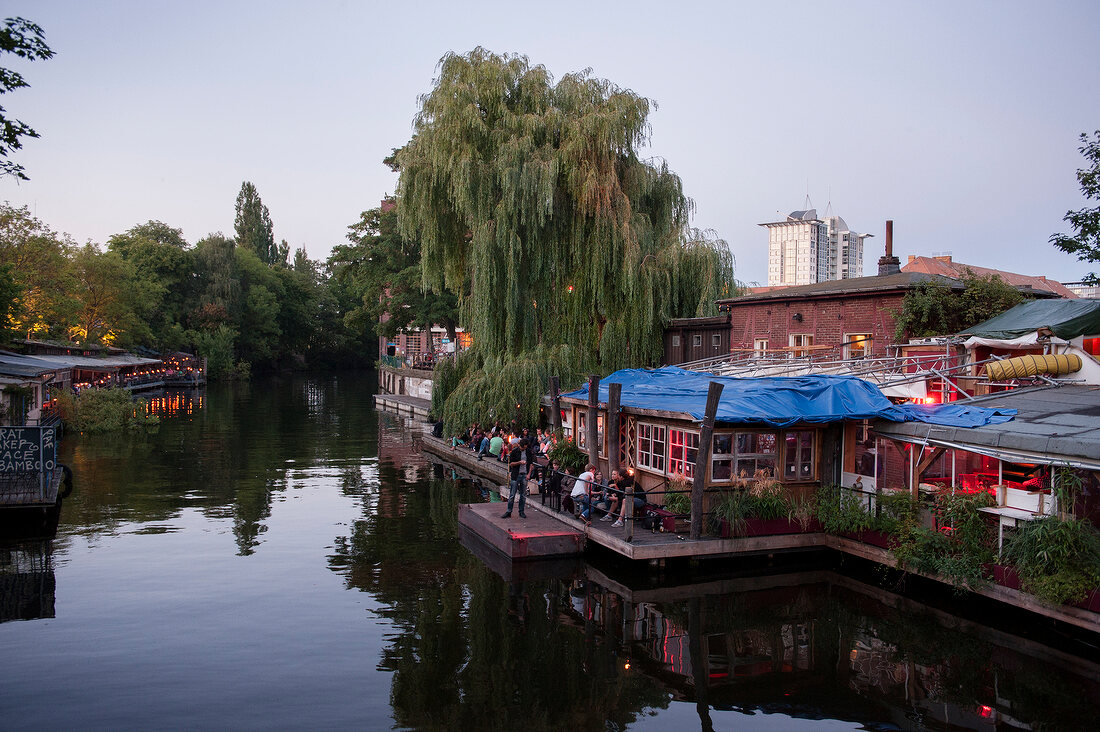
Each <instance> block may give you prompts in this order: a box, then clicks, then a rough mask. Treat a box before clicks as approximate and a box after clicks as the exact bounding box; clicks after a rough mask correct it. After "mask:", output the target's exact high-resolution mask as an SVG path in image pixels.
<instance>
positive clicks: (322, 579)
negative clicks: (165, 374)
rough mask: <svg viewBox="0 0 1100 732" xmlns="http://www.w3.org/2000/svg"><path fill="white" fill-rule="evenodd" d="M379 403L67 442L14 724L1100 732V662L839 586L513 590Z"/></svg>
mask: <svg viewBox="0 0 1100 732" xmlns="http://www.w3.org/2000/svg"><path fill="white" fill-rule="evenodd" d="M373 384H374V377H373V375H372V374H367V375H360V376H348V375H340V376H338V377H336V376H326V377H318V378H307V377H294V378H285V379H276V380H270V381H258V382H254V383H252V384H250V385H243V386H240V385H239V386H234V387H210V388H209V389H208V390H207V391H206V392H205V393H202V394H191V395H187V394H177V395H172V396H169V397H165V398H164V399H161V400H158V401H157V402H156V404H155V406H156V408H157V409H158V410H160V411H161V412H162V414H164V416H165V418H164V420H163V422H162V424H161V426H160V427H159V429H158V430H157V431H156V432H155V433H154V434H151V435H148V436H131V435H122V436H118V435H112V436H106V437H79V436H69V437H66V438H65V440H64V441H63V443H62V451H63V460H64V461H65V462H67V463H68V464H69V465H71V466H72V468H73V470H74V474H75V491H74V493H73V495H72V497H71V498H70V499H69V500H68V501H66V503H65V506H64V510H63V513H62V520H61V526H60V528H59V530H58V534H57V537H56V538H55V539H53V540H52V541H31V542H21V543H17V544H11V543H9V544H4V545H0V621H2V622H0V658H2V659H3V660H4V661H5V667H6V672H5V674H4V680H3V683H0V720H2V721H0V726H2V727H3V728H4V729H41V730H57V729H172V728H178V729H184V728H186V729H211V728H215V729H216V728H232V729H265V730H266V729H280V728H298V729H301V728H310V729H333V728H336V729H339V728H355V729H437V730H450V729H459V730H482V729H499V730H517V729H520V730H524V731H525V732H526V731H528V730H562V729H566V730H575V729H585V730H589V729H590V730H619V729H631V730H667V729H675V730H689V729H768V730H785V729H815V730H817V729H924V728H927V729H991V730H992V729H1016V728H1020V729H1028V728H1031V729H1095V726H1094V724H1095V721H1096V719H1097V718H1098V717H1100V682H1098V680H1100V664H1098V663H1097V661H1098V659H1097V657H1096V656H1092V657H1089V655H1088V653H1087V652H1086V653H1085V654H1083V655H1082V654H1081V653H1080V652H1079V651H1078V652H1077V653H1067V652H1065V650H1062V649H1059V650H1055V649H1052V648H1049V647H1046V646H1044V645H1042V644H1040V643H1036V642H1035V641H1034V640H1029V639H1024V638H1021V637H1019V636H1017V635H1014V634H1011V633H1008V632H1005V631H1004V630H998V629H993V628H989V627H986V626H984V625H981V624H975V623H972V622H969V621H960V620H959V619H958V618H956V617H953V616H951V615H948V614H945V613H941V612H936V611H932V610H930V609H929V608H928V607H926V606H924V605H921V604H920V603H919V602H918V601H916V600H914V599H906V598H902V597H899V596H897V595H894V594H892V593H890V592H886V591H884V590H882V589H879V588H877V587H876V586H874V585H873V584H865V583H862V582H859V581H856V580H855V579H852V578H850V577H849V576H847V575H846V574H838V573H836V572H834V571H832V568H830V567H821V566H815V565H813V564H806V565H804V566H792V565H787V566H786V567H784V568H783V570H782V571H781V572H776V571H774V570H771V571H763V570H762V569H761V568H759V567H747V568H745V569H743V570H742V571H740V572H739V573H737V574H734V573H731V572H729V570H728V569H725V570H722V571H723V572H724V573H721V572H718V571H717V570H715V569H713V568H711V569H709V570H707V571H706V572H705V573H704V572H703V571H700V570H698V569H697V570H695V572H693V573H692V574H690V575H689V574H688V573H687V571H686V570H685V569H683V568H675V567H672V568H666V569H665V570H664V572H663V573H662V574H660V575H654V574H653V573H652V571H651V570H649V569H648V568H627V567H622V566H619V565H617V564H616V563H615V562H613V561H611V560H606V559H605V560H601V559H599V558H597V559H594V560H590V562H587V563H586V562H579V561H578V562H573V561H568V562H560V563H553V564H546V563H539V564H538V565H537V566H526V567H524V568H523V573H524V574H517V573H513V570H511V569H510V568H508V567H507V566H496V565H494V566H495V567H496V568H495V569H492V568H490V567H489V566H488V565H487V564H486V563H485V562H483V561H482V560H481V559H479V558H478V556H475V554H474V553H472V552H471V551H470V550H468V549H467V548H465V546H464V545H463V544H462V543H460V541H459V538H458V526H457V523H456V519H455V516H456V506H457V504H459V503H461V502H471V501H479V500H484V497H483V495H482V493H481V491H480V490H479V488H478V486H476V485H473V484H471V483H470V482H468V481H464V480H461V479H455V476H454V475H453V474H452V473H451V472H450V471H449V470H448V469H446V468H444V466H441V465H432V464H431V463H430V462H429V461H428V460H427V459H426V458H425V457H424V456H422V455H421V453H420V450H419V445H418V440H419V430H420V425H415V424H411V423H409V422H406V421H405V420H402V419H400V418H398V417H394V416H391V415H387V414H383V413H379V412H377V411H375V410H374V409H373V408H372V403H371V394H372V391H373ZM473 548H474V550H475V551H477V552H480V550H479V549H477V547H476V546H474V547H473Z"/></svg>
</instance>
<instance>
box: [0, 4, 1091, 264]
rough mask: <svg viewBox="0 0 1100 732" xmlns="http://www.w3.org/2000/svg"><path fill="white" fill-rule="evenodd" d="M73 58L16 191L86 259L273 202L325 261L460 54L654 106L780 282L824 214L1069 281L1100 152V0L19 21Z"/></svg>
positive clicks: (192, 237)
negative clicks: (790, 236)
mask: <svg viewBox="0 0 1100 732" xmlns="http://www.w3.org/2000/svg"><path fill="white" fill-rule="evenodd" d="M5 6H6V7H5V9H4V11H3V15H4V16H5V17H9V16H21V17H25V18H27V19H29V20H33V21H35V22H37V23H38V24H39V25H41V26H42V27H43V29H44V30H45V32H46V41H47V43H48V44H49V45H50V47H51V48H53V49H54V51H55V52H56V54H57V55H56V56H55V57H54V58H53V59H52V60H49V61H38V62H34V63H25V62H22V61H20V60H19V59H16V58H14V57H12V56H11V55H10V54H6V55H4V56H3V57H0V65H3V66H7V67H9V68H15V69H18V70H19V71H20V72H21V73H23V74H24V76H25V77H26V79H27V81H28V82H29V83H30V84H31V88H29V89H23V90H19V91H16V92H13V93H10V94H7V95H4V96H3V97H2V98H0V104H2V105H3V107H4V108H5V109H6V111H7V114H8V115H9V116H10V117H14V118H17V119H20V120H22V121H24V122H26V123H28V124H29V125H31V126H32V127H34V128H35V129H37V131H38V132H39V133H40V134H41V136H42V137H41V139H39V140H28V141H26V143H25V145H24V148H23V150H22V151H19V152H17V153H16V154H15V155H14V160H15V161H16V162H18V163H21V164H23V165H24V166H25V167H26V170H27V173H28V174H29V175H30V177H31V181H30V182H29V183H28V182H24V183H17V182H16V181H15V180H13V179H11V178H10V177H7V178H3V179H0V200H7V201H9V202H11V203H12V204H13V205H27V206H29V207H30V208H31V210H32V211H33V212H34V213H35V214H36V215H37V216H38V217H39V218H40V219H42V220H43V221H44V222H46V223H47V224H48V225H49V226H50V227H51V228H53V229H55V230H58V231H61V232H66V233H68V234H70V235H71V236H72V237H73V238H74V239H75V240H76V241H77V242H79V243H83V242H85V241H89V240H90V241H94V242H97V243H100V244H104V243H105V242H106V240H107V238H108V237H109V236H110V235H111V234H114V233H118V232H122V231H125V230H126V229H128V228H130V227H132V226H134V225H135V224H138V223H143V222H145V221H148V220H150V219H157V220H160V221H164V222H165V223H168V224H170V225H171V226H174V227H178V228H181V229H182V230H183V232H184V236H185V237H186V238H187V240H188V241H190V242H191V243H194V242H196V241H197V240H198V239H200V238H201V237H203V236H204V235H206V234H207V233H210V232H215V231H222V232H225V233H226V234H232V230H233V216H234V201H235V199H236V195H237V192H238V190H239V188H240V185H241V182H242V181H244V180H251V181H252V182H253V183H255V184H256V187H257V189H258V190H259V193H260V196H261V197H262V198H263V201H264V203H265V204H266V205H267V206H268V208H269V209H270V211H271V218H272V220H273V221H274V225H275V237H276V239H277V240H278V239H286V240H287V241H288V242H289V243H290V245H291V249H292V250H293V249H295V248H297V247H299V246H303V245H304V246H305V247H306V249H307V251H308V252H309V255H310V256H311V257H312V258H314V259H324V258H325V257H327V256H328V253H329V250H330V249H331V247H332V246H333V245H335V244H339V243H342V242H343V241H344V237H345V234H346V231H347V226H348V225H349V224H352V223H354V222H355V221H356V220H357V219H358V217H359V213H360V212H361V211H363V210H364V209H367V208H371V207H374V206H376V205H377V204H378V201H379V200H380V199H381V198H382V197H383V196H384V195H386V194H387V193H392V192H393V191H394V188H395V187H396V175H395V174H393V173H391V172H390V171H389V169H387V168H386V167H385V166H383V165H382V162H381V161H382V158H383V157H385V156H386V155H387V154H388V153H389V152H390V150H391V149H392V148H395V147H399V146H401V145H402V144H404V143H405V142H406V141H408V139H409V137H410V135H411V132H412V119H413V115H414V114H415V112H416V109H417V96H418V95H420V94H423V93H425V92H427V91H429V90H430V88H431V83H432V79H433V78H434V74H435V69H436V64H437V63H438V61H439V59H440V57H441V56H443V55H444V54H445V53H447V52H449V51H455V52H458V53H465V52H467V51H469V50H471V49H473V48H474V47H475V46H478V45H481V46H484V47H486V48H488V49H489V50H491V51H494V52H497V53H503V52H518V53H522V54H525V55H527V56H528V57H529V58H530V60H531V62H532V63H534V64H542V65H545V66H546V67H547V68H548V69H549V70H550V72H551V73H552V74H554V76H555V77H557V78H560V77H561V76H562V75H563V74H565V73H568V72H571V71H578V70H581V69H584V68H587V67H590V68H591V69H592V71H593V73H594V74H595V75H596V76H599V77H602V78H606V79H609V80H611V81H612V82H614V83H616V84H618V85H619V86H622V87H626V88H630V89H632V90H634V91H635V92H636V93H638V94H640V95H643V96H645V97H648V98H650V99H652V100H654V101H655V102H656V103H657V105H658V109H657V110H656V111H654V112H653V114H652V115H651V117H650V122H651V125H652V138H651V141H650V146H649V148H648V150H646V151H645V153H644V154H645V155H646V156H659V157H661V158H664V159H665V160H667V161H668V163H669V165H670V167H671V168H672V169H673V170H674V171H675V172H676V173H678V174H679V175H680V176H681V178H682V179H683V183H684V190H685V192H686V193H687V195H688V196H690V197H691V198H692V199H694V201H695V203H696V211H695V216H694V220H693V225H694V226H697V227H699V228H706V229H713V230H714V231H715V232H716V233H717V234H718V235H719V236H720V237H722V238H724V239H726V240H727V241H728V242H729V243H730V246H731V248H732V250H733V252H734V255H735V257H736V259H737V276H738V278H739V279H741V280H744V281H748V282H752V281H757V282H766V279H767V232H766V231H765V230H764V229H761V228H759V227H758V226H757V224H759V223H761V222H765V221H772V220H775V217H776V216H777V211H778V212H781V213H780V214H779V215H785V214H786V213H787V212H789V211H792V210H795V209H800V208H802V207H803V203H804V200H805V197H806V194H807V192H808V193H809V196H810V198H811V200H812V203H813V205H814V206H816V207H817V209H818V210H819V212H824V210H825V208H826V206H827V204H828V203H829V202H830V201H831V202H832V209H833V212H835V213H837V214H839V215H841V216H843V217H844V218H845V220H846V221H847V222H848V224H849V225H850V226H851V227H852V228H853V229H856V230H859V231H865V232H869V233H872V234H874V235H875V238H874V239H871V240H869V242H868V250H867V253H866V255H865V260H864V273H865V274H875V263H876V260H877V259H878V257H879V256H880V255H881V253H882V245H883V233H884V227H885V224H884V222H885V220H886V219H893V220H894V222H895V223H894V231H895V253H896V254H898V255H899V256H900V257H901V258H902V260H903V262H904V260H905V258H906V255H908V254H924V255H928V254H931V253H932V252H944V251H950V252H952V253H953V255H954V257H955V259H956V260H958V261H963V262H967V263H971V264H979V265H984V266H991V267H998V268H1001V269H1008V270H1012V271H1017V272H1023V273H1026V274H1045V275H1048V276H1051V277H1054V278H1057V279H1061V280H1063V281H1069V280H1076V279H1079V278H1080V277H1081V276H1082V275H1083V274H1084V273H1085V272H1087V271H1089V270H1088V268H1087V267H1086V266H1084V265H1082V264H1080V263H1078V262H1077V261H1076V260H1075V259H1074V258H1073V257H1071V256H1069V255H1065V254H1062V253H1060V252H1058V251H1056V250H1054V248H1053V247H1051V246H1050V245H1049V244H1048V243H1047V240H1048V238H1049V236H1050V235H1051V234H1052V233H1054V232H1060V231H1066V230H1067V227H1066V225H1065V224H1064V223H1063V222H1062V216H1063V215H1064V214H1065V212H1066V211H1067V210H1068V209H1071V208H1074V209H1075V208H1080V207H1081V206H1082V205H1084V200H1083V198H1082V196H1081V193H1080V189H1079V186H1078V184H1077V181H1076V179H1075V175H1074V173H1075V171H1076V170H1077V168H1078V167H1080V166H1081V165H1082V164H1083V158H1082V157H1081V155H1080V154H1079V153H1078V152H1077V147H1078V145H1079V142H1078V139H1077V138H1078V135H1079V134H1080V133H1081V132H1091V131H1092V130H1095V129H1098V128H1100V93H1097V92H1098V85H1097V76H1098V73H1100V44H1097V43H1096V34H1097V32H1098V31H1100V3H1097V2H1089V1H1085V2H1047V3H1034V2H1031V3H1022V2H960V1H958V0H956V1H954V2H919V3H917V2H911V3H884V2H831V3H829V2H774V3H771V2H767V3H765V2H755V3H744V2H709V3H707V2H691V1H690V0H687V1H685V2H678V3H668V2H630V3H625V2H624V3H602V2H596V1H592V0H589V1H588V2H579V3H578V2H571V1H569V2H558V3H537V4H535V3H530V4H529V3H523V2H516V1H513V2H476V1H471V2H465V3H454V2H404V3H400V2H397V3H395V2H386V3H372V2H352V1H343V2H339V1H336V2H326V1H324V0H318V1H314V2H309V3H305V2H301V3H299V2H273V1H266V2H232V1H231V2H201V1H191V2H186V3H183V2H155V1H146V2H119V1H110V0H108V1H104V2H75V1H70V2H62V1H54V0H35V1H34V2H30V1H27V0H16V1H14V2H7V3H5Z"/></svg>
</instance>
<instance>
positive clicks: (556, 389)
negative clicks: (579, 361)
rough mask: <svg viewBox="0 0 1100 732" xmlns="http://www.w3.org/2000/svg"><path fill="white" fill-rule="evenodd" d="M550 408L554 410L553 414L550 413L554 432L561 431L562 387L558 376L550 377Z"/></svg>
mask: <svg viewBox="0 0 1100 732" xmlns="http://www.w3.org/2000/svg"><path fill="white" fill-rule="evenodd" d="M550 409H551V410H553V412H554V413H553V414H552V415H550V424H551V425H553V427H554V433H555V434H557V433H558V432H561V388H560V386H559V384H558V377H557V376H551V377H550Z"/></svg>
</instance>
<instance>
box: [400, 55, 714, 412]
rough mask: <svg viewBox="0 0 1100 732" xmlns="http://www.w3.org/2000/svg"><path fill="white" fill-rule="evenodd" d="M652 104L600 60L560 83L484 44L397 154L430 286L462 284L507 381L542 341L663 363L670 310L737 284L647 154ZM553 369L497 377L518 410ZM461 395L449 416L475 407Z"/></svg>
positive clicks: (589, 355) (601, 355) (454, 67)
mask: <svg viewBox="0 0 1100 732" xmlns="http://www.w3.org/2000/svg"><path fill="white" fill-rule="evenodd" d="M649 110H650V101H649V100H647V99H644V98H642V97H639V96H638V95H636V94H634V93H633V92H631V91H629V90H625V89H621V88H619V87H617V86H615V85H614V84H612V83H611V82H609V81H605V80H602V79H596V78H593V77H591V76H590V74H589V73H588V72H581V73H577V74H568V75H566V76H565V77H563V78H562V79H561V80H560V81H558V82H557V83H556V84H555V83H554V82H553V80H552V79H551V77H550V74H549V73H548V72H547V71H546V69H545V68H544V67H542V66H532V65H531V64H530V63H529V62H528V60H527V59H526V58H525V57H522V56H515V55H503V56H498V55H495V54H492V53H490V52H488V51H486V50H484V49H482V48H478V49H475V50H474V51H472V52H470V53H469V54H467V55H465V56H460V55H456V54H451V55H448V56H446V57H444V58H443V60H442V61H441V64H440V74H439V78H438V79H436V81H435V86H434V88H433V89H432V90H431V91H430V92H429V93H428V94H426V95H425V96H424V97H423V99H422V103H421V108H420V111H419V113H418V114H417V116H416V119H415V124H414V127H415V131H414V135H413V138H412V140H410V141H409V143H408V144H407V145H405V147H404V148H402V149H400V150H398V151H397V153H396V155H395V158H394V160H395V164H396V167H397V168H398V169H399V171H400V174H401V178H400V183H399V195H398V215H399V220H400V223H401V227H402V231H403V233H404V234H405V235H406V237H407V238H409V239H415V240H418V241H420V243H421V245H422V258H421V263H422V276H423V282H424V285H426V286H427V287H430V288H431V289H432V291H434V292H445V291H449V292H453V293H456V294H457V295H458V297H459V298H460V303H459V304H460V313H461V318H460V319H461V321H462V323H463V324H464V326H465V328H466V330H467V331H470V332H471V333H472V334H473V336H474V341H475V348H476V349H478V350H479V352H480V353H481V354H483V356H481V359H482V364H481V365H482V367H484V368H490V367H491V368H496V369H497V370H498V373H499V374H501V375H502V376H501V378H502V379H503V378H504V377H503V374H505V373H507V371H508V369H506V368H505V366H506V363H507V362H509V361H511V360H517V361H523V362H526V363H530V360H531V355H532V354H533V353H534V352H535V351H536V348H538V347H542V349H543V351H542V353H545V354H553V353H560V352H561V351H560V350H558V349H561V348H563V347H569V348H570V349H572V351H571V362H570V371H572V372H578V373H583V372H584V371H587V370H597V371H602V372H607V371H611V370H614V369H618V368H623V367H628V366H641V365H647V364H651V363H654V362H656V361H657V360H658V359H659V357H660V355H661V331H662V328H663V326H664V324H665V322H666V321H667V320H668V319H669V318H672V317H677V316H693V315H707V314H711V313H713V312H714V307H715V306H714V301H715V300H716V299H717V298H718V297H721V296H724V295H727V294H729V293H730V292H731V288H732V286H733V261H732V256H731V255H730V252H729V249H728V247H727V246H726V244H725V242H722V241H720V240H717V239H715V238H713V237H711V236H706V235H703V234H700V233H698V232H691V231H689V230H688V229H687V221H688V214H689V212H690V208H691V204H690V202H689V201H688V199H687V198H685V197H684V194H683V191H682V188H681V184H680V179H679V178H678V177H677V176H676V175H675V174H673V173H672V172H671V171H670V170H669V168H668V166H667V165H665V164H664V163H655V162H647V161H643V160H641V159H639V157H638V153H637V150H638V147H639V146H640V145H641V144H643V143H644V141H645V139H646V136H647V133H648V123H647V119H648V116H649ZM548 367H549V364H545V363H544V364H542V365H540V366H538V367H535V366H534V365H525V366H522V367H520V368H518V369H517V370H516V374H517V378H518V379H519V381H516V382H509V383H501V384H500V389H499V391H501V392H503V393H504V394H507V395H515V396H516V397H517V398H516V399H515V401H513V402H512V403H513V407H512V409H515V407H514V404H515V403H516V402H518V403H520V404H533V403H534V401H535V399H536V398H537V395H538V394H539V393H541V392H542V391H543V390H544V389H545V386H546V384H545V381H542V382H541V383H539V384H537V386H536V385H535V383H534V381H533V379H532V378H531V375H532V374H533V373H534V372H535V371H539V372H544V371H546V370H547V368H548ZM519 374H522V376H519ZM562 376H563V379H564V374H562ZM469 377H470V378H479V377H476V376H475V375H474V373H473V372H470V375H469ZM480 378H484V376H483V377H480ZM528 385H530V387H529V388H531V389H532V391H526V389H527V388H528ZM484 391H485V389H484V388H482V387H480V386H476V385H473V384H471V385H465V384H463V385H460V386H459V387H458V388H457V389H456V392H455V393H456V394H459V393H462V394H463V395H472V394H475V393H481V392H484ZM504 398H508V399H509V401H511V396H508V397H504ZM463 400H464V401H465V403H466V407H463V408H462V409H460V410H455V409H451V408H450V407H448V409H449V411H448V412H447V413H445V418H446V419H447V422H448V424H454V423H455V422H454V421H455V420H457V419H459V418H460V417H459V413H461V414H462V415H463V416H462V417H461V419H463V420H464V419H465V416H466V415H468V414H469V412H470V407H472V402H470V401H468V400H467V397H466V396H464V397H463ZM509 416H510V415H509Z"/></svg>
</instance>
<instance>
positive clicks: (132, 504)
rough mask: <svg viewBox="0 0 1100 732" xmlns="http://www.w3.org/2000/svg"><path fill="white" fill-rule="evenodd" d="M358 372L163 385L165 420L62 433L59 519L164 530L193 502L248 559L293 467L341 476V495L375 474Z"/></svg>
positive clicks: (367, 392) (82, 528) (86, 530)
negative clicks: (111, 430) (65, 477)
mask: <svg viewBox="0 0 1100 732" xmlns="http://www.w3.org/2000/svg"><path fill="white" fill-rule="evenodd" d="M369 379H370V376H369V375H365V376H362V377H345V378H343V379H340V380H338V379H335V378H333V377H331V376H329V377H318V378H306V377H295V378H292V379H287V380H285V381H282V382H280V381H274V382H266V383H264V384H262V385H261V384H250V383H242V384H232V385H211V386H210V387H208V389H207V390H206V391H205V392H203V391H199V390H188V391H171V392H167V393H165V394H163V395H160V396H155V397H154V398H153V399H152V401H151V402H150V409H151V410H157V412H158V413H162V416H164V417H166V418H165V419H164V420H163V421H162V422H161V424H160V427H159V428H158V429H157V430H156V431H155V432H153V433H149V434H145V433H142V434H118V435H111V436H109V437H104V436H83V435H69V436H67V437H66V438H65V439H64V440H63V441H62V445H61V449H62V456H61V460H62V461H63V462H66V463H67V464H69V465H70V466H71V467H72V469H73V473H74V490H75V491H76V500H72V501H69V502H67V503H66V505H65V509H64V514H65V521H66V522H67V523H68V524H69V525H70V527H72V530H73V531H74V532H76V533H83V534H85V535H88V536H94V535H98V534H101V533H104V532H108V533H109V532H115V531H141V532H148V531H150V530H154V531H156V530H160V531H170V530H172V527H173V526H179V525H180V516H181V514H182V513H183V512H184V511H185V510H189V509H195V508H198V509H199V510H200V511H202V513H203V514H204V515H206V516H208V517H209V518H211V519H224V518H230V519H231V520H232V526H233V533H234V537H235V541H236V544H237V549H238V552H239V553H240V554H241V555H244V556H247V555H250V554H252V553H254V552H255V551H256V549H257V547H259V545H260V544H261V542H262V540H263V535H264V533H265V532H266V531H267V522H268V520H269V519H270V517H271V507H272V503H273V502H274V501H276V500H279V499H280V497H281V496H283V495H284V494H285V491H286V488H287V485H288V479H291V478H293V477H294V476H295V471H296V470H298V469H299V468H306V469H312V468H313V467H314V466H318V465H325V466H328V467H329V468H330V469H333V470H337V471H340V472H341V475H342V476H343V477H344V481H345V482H346V485H347V486H350V488H349V490H351V491H355V490H358V488H357V487H356V486H358V487H359V488H361V487H362V486H363V485H365V484H369V483H370V482H372V481H374V480H377V475H376V473H374V472H373V470H374V468H373V467H368V466H369V465H370V463H373V462H374V455H375V449H376V447H375V445H376V442H375V439H374V437H375V434H376V431H377V429H378V415H377V413H376V412H374V411H373V409H372V408H371V389H370V384H369ZM257 389H259V391H256V390H257ZM208 404H213V405H215V406H214V407H213V408H203V407H204V405H208ZM356 473H358V477H356ZM154 526H156V527H160V528H159V529H155V528H151V527H154Z"/></svg>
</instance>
